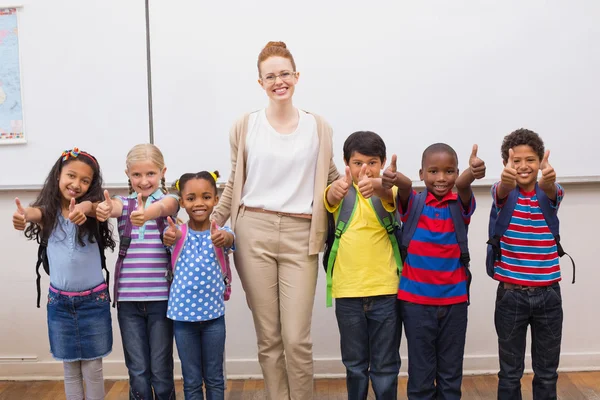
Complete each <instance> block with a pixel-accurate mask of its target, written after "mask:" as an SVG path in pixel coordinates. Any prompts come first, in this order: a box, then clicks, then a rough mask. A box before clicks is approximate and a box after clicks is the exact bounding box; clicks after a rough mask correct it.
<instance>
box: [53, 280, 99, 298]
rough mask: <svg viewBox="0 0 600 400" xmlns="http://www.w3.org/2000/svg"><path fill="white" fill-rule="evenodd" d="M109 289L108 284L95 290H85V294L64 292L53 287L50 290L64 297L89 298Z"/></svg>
mask: <svg viewBox="0 0 600 400" xmlns="http://www.w3.org/2000/svg"><path fill="white" fill-rule="evenodd" d="M107 287H108V286H107V285H106V283H102V284H100V285H98V286H96V287H95V288H93V289H88V290H84V291H83V292H65V291H63V290H58V289H55V288H53V287H52V286H50V290H52V291H53V292H54V293H58V294H62V295H63V296H89V295H90V294H92V293H96V292H100V291H102V290H104V289H106V288H107Z"/></svg>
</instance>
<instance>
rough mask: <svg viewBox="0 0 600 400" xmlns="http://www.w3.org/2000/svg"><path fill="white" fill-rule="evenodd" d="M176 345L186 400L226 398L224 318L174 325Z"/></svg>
mask: <svg viewBox="0 0 600 400" xmlns="http://www.w3.org/2000/svg"><path fill="white" fill-rule="evenodd" d="M173 330H174V332H175V343H176V344H177V352H178V353H179V359H180V360H181V369H182V371H183V393H184V394H185V400H203V399H204V395H203V394H202V384H203V381H204V385H206V398H207V400H222V399H224V398H225V379H224V378H223V353H224V352H225V317H224V316H221V317H219V318H217V319H213V320H210V321H202V322H181V321H174V322H173Z"/></svg>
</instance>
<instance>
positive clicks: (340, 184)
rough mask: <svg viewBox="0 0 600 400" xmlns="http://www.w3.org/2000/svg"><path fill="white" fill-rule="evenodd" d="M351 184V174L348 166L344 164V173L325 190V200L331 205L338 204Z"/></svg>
mask: <svg viewBox="0 0 600 400" xmlns="http://www.w3.org/2000/svg"><path fill="white" fill-rule="evenodd" d="M350 186H352V175H351V174H350V167H348V166H346V175H345V176H343V177H341V178H340V179H338V180H337V181H335V182H333V183H332V184H331V187H330V188H329V191H328V192H327V201H328V202H329V204H331V205H338V204H340V202H341V201H342V199H343V198H344V197H346V195H347V194H348V190H349V189H350Z"/></svg>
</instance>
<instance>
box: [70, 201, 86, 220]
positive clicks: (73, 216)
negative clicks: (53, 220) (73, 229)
mask: <svg viewBox="0 0 600 400" xmlns="http://www.w3.org/2000/svg"><path fill="white" fill-rule="evenodd" d="M68 218H69V221H71V222H72V223H74V224H75V225H83V223H84V222H85V221H87V217H86V216H85V213H84V212H83V211H81V208H80V207H79V205H78V204H75V198H74V197H72V198H71V203H70V204H69V217H68Z"/></svg>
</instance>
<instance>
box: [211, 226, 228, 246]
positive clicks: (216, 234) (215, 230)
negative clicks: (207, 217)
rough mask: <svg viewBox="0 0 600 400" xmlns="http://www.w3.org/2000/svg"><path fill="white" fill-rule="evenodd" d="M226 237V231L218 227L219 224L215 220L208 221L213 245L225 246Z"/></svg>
mask: <svg viewBox="0 0 600 400" xmlns="http://www.w3.org/2000/svg"><path fill="white" fill-rule="evenodd" d="M226 238H227V232H225V231H222V230H220V229H219V226H218V225H217V223H216V222H215V221H211V223H210V240H211V241H212V244H213V246H215V247H225V245H226V244H227V243H226Z"/></svg>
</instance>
